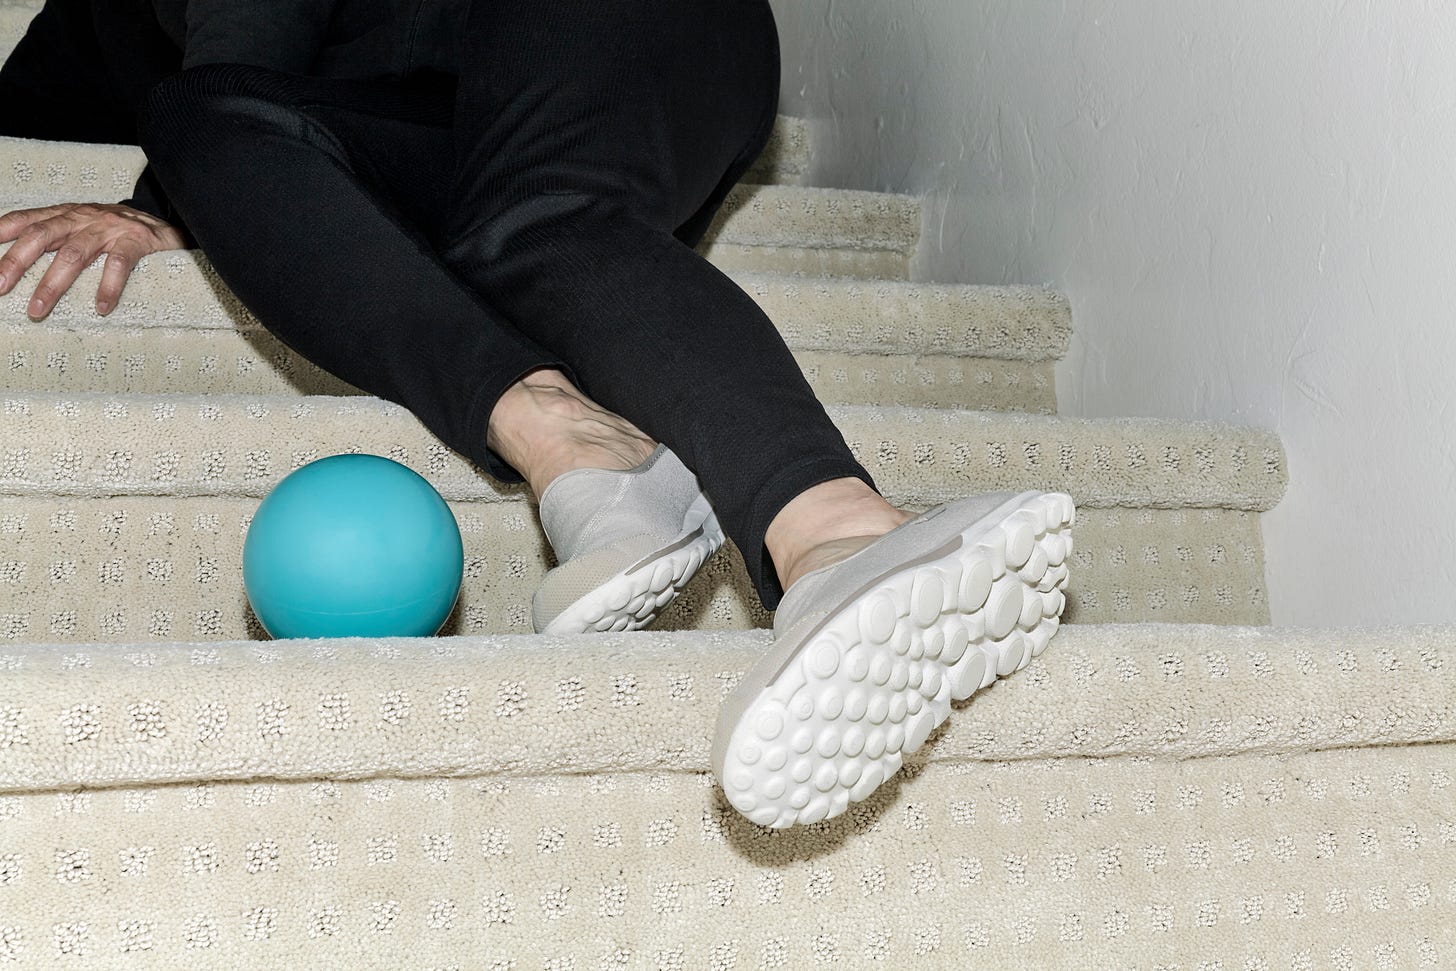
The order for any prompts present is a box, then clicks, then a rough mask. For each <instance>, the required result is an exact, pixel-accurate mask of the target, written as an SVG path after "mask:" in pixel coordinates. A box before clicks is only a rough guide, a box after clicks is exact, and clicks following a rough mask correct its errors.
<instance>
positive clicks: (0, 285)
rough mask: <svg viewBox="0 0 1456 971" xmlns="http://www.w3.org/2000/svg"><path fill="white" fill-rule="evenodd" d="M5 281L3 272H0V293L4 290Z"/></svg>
mask: <svg viewBox="0 0 1456 971" xmlns="http://www.w3.org/2000/svg"><path fill="white" fill-rule="evenodd" d="M5 283H6V280H5V274H3V273H0V293H4V292H5Z"/></svg>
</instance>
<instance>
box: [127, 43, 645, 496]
mask: <svg viewBox="0 0 1456 971" xmlns="http://www.w3.org/2000/svg"><path fill="white" fill-rule="evenodd" d="M452 108H453V81H451V79H448V78H444V77H436V78H432V79H417V80H416V81H414V82H411V83H408V84H401V83H399V82H395V81H389V80H380V81H341V80H333V79H320V78H305V77H300V76H296V75H291V74H285V73H282V72H276V71H270V70H267V69H264V68H256V67H248V66H244V65H231V64H217V65H205V66H201V67H195V68H191V69H189V70H186V71H183V72H181V73H180V74H178V75H175V76H174V77H172V78H169V79H168V80H166V81H164V82H162V83H161V84H159V85H157V86H156V87H155V88H154V89H153V90H152V92H151V95H150V97H149V98H148V100H147V102H146V104H145V106H144V110H143V112H142V117H141V119H140V124H139V135H140V141H141V144H142V147H143V149H144V150H145V151H146V154H147V157H148V160H149V161H150V163H151V165H152V166H153V167H154V168H155V170H156V171H157V174H158V176H159V177H160V179H161V180H162V182H163V184H164V185H165V187H166V189H167V191H168V193H169V195H170V196H171V197H172V199H173V200H174V202H175V204H176V205H177V208H178V210H179V211H180V212H181V213H182V215H183V217H184V218H185V219H186V221H187V223H188V226H189V227H190V228H191V229H192V230H193V232H194V233H195V234H196V237H197V240H198V242H199V244H200V245H201V247H202V248H203V250H204V251H205V252H206V253H207V255H208V258H209V260H210V261H211V262H212V264H213V266H214V267H215V268H216V269H217V271H218V274H219V276H221V277H222V279H223V281H224V282H226V283H227V285H228V286H229V287H230V288H231V289H232V290H233V292H234V293H236V294H237V295H238V297H239V298H240V299H241V300H242V301H243V303H244V304H245V305H246V306H247V307H248V308H249V310H251V311H252V312H253V313H254V314H255V315H256V316H257V317H258V318H259V320H260V321H261V322H262V323H263V324H264V325H265V326H266V327H267V328H268V329H269V330H270V331H272V332H273V333H274V334H276V335H277V336H278V337H279V338H280V339H281V340H283V341H284V342H285V343H286V344H288V345H289V346H290V347H292V348H294V349H295V350H296V351H298V352H299V353H300V354H302V355H303V356H304V357H306V358H307V359H309V360H310V361H312V362H314V363H315V364H317V365H319V366H320V367H322V368H324V369H325V370H327V371H329V372H331V373H332V374H334V375H336V376H338V377H340V378H342V379H343V380H345V381H348V382H350V383H351V384H354V385H355V386H357V387H359V388H361V389H363V390H364V391H367V392H369V393H371V394H375V395H378V396H380V397H382V398H385V399H387V400H389V401H393V402H395V403H398V404H402V405H404V406H406V407H408V408H409V409H410V410H411V411H412V412H413V413H414V414H415V415H416V416H418V417H419V418H420V420H421V421H422V422H423V423H424V424H425V425H426V427H428V428H429V429H430V430H431V431H432V432H433V433H434V434H435V435H437V436H438V437H439V438H440V439H441V440H442V441H443V442H445V443H446V444H447V445H449V446H450V447H452V448H454V449H456V450H457V451H459V452H460V453H461V454H463V455H465V456H466V457H468V458H470V459H472V460H474V461H475V462H477V464H479V465H481V466H482V467H483V468H485V469H487V470H488V471H489V472H491V473H492V474H493V475H495V476H497V477H499V478H502V479H505V480H507V481H519V479H520V478H521V477H520V476H519V475H517V473H516V470H514V469H513V468H512V467H511V466H510V465H509V464H508V463H507V462H505V461H502V460H501V458H500V457H499V456H498V455H496V454H494V453H492V452H491V451H490V450H489V448H488V447H487V438H488V421H489V418H490V413H491V409H492V408H493V407H494V406H495V404H496V402H497V400H499V398H500V397H501V395H502V394H503V393H504V392H505V390H506V389H507V388H509V387H510V386H511V385H513V384H516V383H518V381H519V379H520V378H521V377H522V376H523V375H526V374H528V373H529V372H531V371H533V370H535V369H538V368H543V367H547V368H557V369H561V370H563V371H567V370H569V369H568V368H566V366H565V365H564V363H563V362H561V360H560V359H559V358H558V357H557V356H556V355H553V354H551V353H549V352H548V351H546V350H544V349H542V348H541V347H539V346H538V345H536V344H535V343H533V342H532V341H531V340H529V339H528V338H526V337H524V336H522V335H521V334H520V333H519V332H518V331H516V330H515V329H513V328H512V327H511V326H510V324H509V322H508V321H507V320H506V319H505V318H504V317H502V316H501V314H500V313H499V312H497V311H496V310H495V309H494V308H493V307H492V306H491V305H490V304H489V303H487V302H486V301H485V300H483V299H481V297H480V296H479V295H478V294H477V293H475V292H474V291H473V290H472V289H471V288H470V287H469V286H467V285H466V284H464V283H463V282H462V281H461V280H459V279H458V278H457V277H456V276H454V275H453V274H452V273H451V272H450V271H449V270H448V269H447V268H446V267H445V266H444V264H443V263H442V262H441V261H440V259H439V257H438V255H437V254H436V253H435V252H434V251H433V250H432V249H431V247H430V244H429V242H428V240H427V239H426V238H425V237H424V235H423V233H422V232H421V231H420V230H419V229H418V228H416V224H417V221H418V220H420V219H422V218H427V217H429V216H430V215H432V214H433V213H436V212H438V211H439V210H440V208H441V207H442V205H443V199H444V198H445V196H446V194H447V193H448V192H449V189H450V185H449V182H450V177H451V164H450V160H451V151H452V146H451V133H450V125H451V117H452ZM648 450H649V451H650V443H649V446H648Z"/></svg>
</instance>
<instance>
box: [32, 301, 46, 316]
mask: <svg viewBox="0 0 1456 971" xmlns="http://www.w3.org/2000/svg"><path fill="white" fill-rule="evenodd" d="M44 309H45V301H44V300H42V299H41V298H40V297H36V298H35V299H34V300H32V301H31V302H30V315H31V316H32V317H39V316H40V312H41V311H42V310H44Z"/></svg>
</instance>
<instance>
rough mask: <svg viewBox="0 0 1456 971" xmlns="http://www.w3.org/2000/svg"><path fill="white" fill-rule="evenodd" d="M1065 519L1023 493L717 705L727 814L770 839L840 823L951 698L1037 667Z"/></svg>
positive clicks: (781, 650)
mask: <svg viewBox="0 0 1456 971" xmlns="http://www.w3.org/2000/svg"><path fill="white" fill-rule="evenodd" d="M1075 517H1076V508H1075V506H1074V504H1073V502H1072V498H1071V497H1070V496H1068V495H1065V494H1063V493H1041V492H1026V493H1022V494H1021V495H1019V496H1017V497H1015V498H1014V499H1011V500H1008V501H1007V502H1006V503H1004V504H1002V505H1001V506H999V507H998V508H996V509H995V510H993V511H992V512H990V513H988V514H987V515H985V516H983V517H981V518H980V519H978V520H977V521H976V522H975V523H973V524H972V525H971V526H969V527H968V528H966V529H965V530H964V531H963V532H962V533H961V534H960V535H961V542H960V543H959V544H950V545H955V546H957V548H956V549H954V550H953V551H952V552H949V553H947V554H945V555H943V556H941V557H939V558H936V559H933V560H929V561H928V562H920V563H916V564H914V565H912V566H909V567H904V568H900V569H898V571H897V572H892V573H889V574H886V575H885V576H883V577H881V578H880V579H879V580H877V581H875V582H874V584H873V585H872V586H870V587H869V588H868V589H866V590H865V591H864V592H862V593H861V594H860V595H858V596H856V597H854V598H853V599H852V600H850V601H849V602H847V603H845V604H844V605H843V606H842V607H840V608H838V609H837V610H836V611H835V612H834V613H833V614H832V615H831V616H830V617H829V618H827V619H826V621H825V622H824V623H823V624H822V625H821V626H819V627H818V629H817V632H816V633H814V634H813V635H812V636H809V637H807V638H805V639H804V641H803V642H802V643H800V644H786V645H782V646H780V645H776V646H775V649H774V650H772V651H770V653H769V654H768V655H767V656H765V657H764V658H763V659H762V660H761V661H760V662H759V663H758V664H757V665H755V666H754V668H753V669H752V670H750V671H749V672H748V675H747V676H746V677H745V678H744V681H743V682H742V683H740V684H739V686H738V687H737V688H735V689H734V691H733V693H732V694H730V696H729V697H728V698H727V699H725V701H724V709H723V711H722V713H721V717H720V720H719V741H720V743H722V748H721V750H719V749H718V746H715V752H714V757H713V763H714V764H713V769H714V772H715V773H716V774H717V775H718V780H719V782H720V783H721V784H722V785H723V791H724V794H725V795H726V796H727V797H728V801H729V803H730V804H731V805H732V806H733V807H734V808H735V809H737V810H738V811H739V812H741V813H742V814H744V815H745V816H747V817H748V818H749V819H751V820H752V821H753V822H755V823H758V824H760V825H763V826H769V827H772V828H774V829H784V828H787V827H789V826H793V825H795V824H797V823H815V822H818V821H820V820H823V819H830V818H833V817H835V816H838V815H839V814H841V813H843V812H844V811H845V810H846V809H847V808H848V807H849V805H850V803H852V802H860V801H861V800H864V799H866V798H868V797H869V796H870V794H871V793H873V792H874V791H875V789H877V788H878V787H879V786H880V785H881V784H882V783H883V782H884V781H885V780H886V779H888V778H890V777H891V776H893V775H894V774H895V772H896V771H898V770H899V768H900V766H901V765H902V764H903V757H904V756H905V755H906V754H908V753H910V752H914V751H916V750H917V749H919V748H920V747H921V746H922V745H924V744H925V740H926V739H927V738H928V737H929V735H930V733H931V732H932V731H934V730H935V729H936V728H937V727H938V726H939V725H940V724H941V723H943V722H944V721H945V720H946V719H947V718H948V717H949V716H950V706H951V702H952V701H961V700H964V699H966V698H969V697H970V696H971V695H972V694H973V693H975V692H976V691H977V690H979V689H981V688H984V687H986V686H987V685H989V684H991V683H992V682H994V681H995V680H996V679H997V677H1000V676H1004V675H1008V674H1011V673H1012V672H1014V671H1019V670H1020V669H1021V668H1023V667H1025V666H1026V665H1027V664H1028V663H1029V662H1030V661H1031V659H1032V658H1034V657H1039V656H1040V655H1041V653H1042V651H1044V650H1045V649H1046V646H1047V643H1048V642H1049V641H1050V640H1051V638H1052V635H1053V634H1054V633H1055V632H1056V630H1057V627H1058V626H1059V624H1060V622H1061V613H1062V609H1063V607H1064V606H1065V605H1066V598H1065V596H1064V594H1063V591H1064V590H1065V588H1066V585H1067V573H1068V569H1067V565H1066V558H1067V555H1068V554H1069V553H1070V552H1071V550H1072V537H1071V526H1072V523H1073V522H1074V520H1075ZM775 672H777V677H774V674H775ZM769 679H772V680H769ZM728 725H731V726H732V727H731V729H730V730H729V731H728V732H727V736H726V743H723V742H722V739H723V736H724V729H725V726H728Z"/></svg>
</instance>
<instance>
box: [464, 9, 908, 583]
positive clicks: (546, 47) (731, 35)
mask: <svg viewBox="0 0 1456 971" xmlns="http://www.w3.org/2000/svg"><path fill="white" fill-rule="evenodd" d="M461 63H462V65H463V67H462V73H461V77H460V84H459V88H458V91H457V98H456V122H455V128H456V136H457V139H458V142H457V145H458V147H457V166H458V170H457V182H456V184H455V188H454V190H453V192H452V193H451V202H452V205H453V209H452V218H450V219H448V220H447V221H446V222H445V224H444V225H443V226H442V227H441V231H440V232H439V234H438V236H437V246H438V248H439V250H440V252H441V254H442V256H443V257H444V258H445V260H446V261H447V263H448V264H449V265H450V267H451V268H452V269H453V270H454V271H455V272H456V273H458V274H459V275H460V276H461V278H462V279H465V280H467V281H468V282H470V283H471V284H472V285H473V286H475V287H476V289H477V290H479V292H480V293H482V294H484V295H485V296H486V297H487V298H488V299H489V300H490V301H491V302H492V303H493V304H494V305H496V306H497V307H499V308H500V309H501V310H502V311H503V312H504V313H505V314H506V315H507V316H508V317H509V318H510V319H511V320H512V322H513V323H514V324H515V325H516V326H517V327H518V328H520V329H521V330H522V331H523V332H524V333H526V334H528V335H529V336H530V337H531V338H532V339H533V340H534V341H536V342H537V343H538V344H540V345H541V346H542V347H545V348H548V349H549V350H550V351H552V352H553V353H555V354H558V355H560V357H561V359H562V360H563V361H565V362H567V363H568V364H569V365H570V367H571V369H572V371H573V372H574V374H575V376H576V378H577V379H578V380H579V383H580V387H581V389H582V391H584V392H585V393H586V394H588V395H590V396H591V397H592V398H594V399H595V400H597V401H599V402H601V403H602V405H604V406H605V407H606V408H608V409H610V410H611V411H613V412H615V413H618V414H620V415H623V416H625V417H626V418H627V419H629V420H630V421H631V422H632V423H633V424H635V425H636V426H637V427H640V428H641V429H642V430H643V431H645V432H646V433H647V434H648V435H650V436H651V437H652V438H654V439H656V440H659V441H661V442H663V443H665V444H666V445H667V446H668V447H670V448H671V449H672V450H673V451H674V452H676V453H677V454H678V455H679V456H681V458H682V460H683V462H684V463H685V464H686V465H687V466H688V468H690V469H692V470H693V471H694V472H695V473H696V474H697V476H698V478H699V480H700V481H701V482H702V484H703V490H704V491H705V492H706V493H707V494H708V496H709V498H711V500H712V502H713V506H714V509H715V511H716V512H717V515H718V518H719V520H720V521H721V522H722V524H723V527H724V530H725V532H727V533H728V535H729V536H731V537H732V538H733V539H734V540H735V542H736V543H737V544H738V545H739V547H740V549H741V550H742V551H743V553H744V557H745V560H746V562H747V566H748V569H749V572H750V575H751V578H752V580H753V582H754V584H755V586H756V588H757V589H758V592H759V594H760V597H761V598H762V599H763V601H764V603H765V605H766V606H768V607H770V608H771V607H773V606H774V605H775V604H776V603H777V601H778V599H779V596H780V595H781V590H782V581H783V580H787V579H790V578H791V577H790V576H789V575H788V574H786V573H785V567H786V565H788V564H791V563H793V562H795V561H797V560H799V559H801V558H802V557H803V555H804V553H803V552H802V551H800V550H799V547H800V546H803V547H805V548H806V549H807V548H808V547H811V546H815V545H820V544H822V543H824V542H828V541H832V540H838V539H842V538H843V537H845V536H852V535H874V534H879V533H884V532H886V531H888V530H889V529H890V528H892V527H893V526H895V525H897V524H898V523H899V522H900V521H902V520H903V518H904V516H903V514H901V513H899V512H898V511H897V510H895V509H894V508H893V507H891V506H890V505H889V504H888V503H886V502H885V501H884V500H883V499H881V498H880V497H879V496H878V494H877V493H876V492H875V491H874V490H873V488H872V486H873V483H872V481H871V479H870V477H869V475H868V473H867V472H866V471H865V470H864V469H863V468H862V467H861V466H860V464H859V463H858V462H856V461H855V459H854V457H853V455H852V454H851V453H850V451H849V449H848V447H847V446H846V444H845V442H844V439H843V437H842V435H841V434H840V432H839V431H838V429H837V428H836V427H835V426H834V425H833V423H832V422H831V421H830V420H829V418H828V416H827V414H826V413H825V411H824V408H823V407H822V405H820V403H819V402H818V401H817V400H816V399H815V397H814V394H813V392H812V390H811V389H810V387H809V384H808V382H807V381H806V380H805V378H804V376H803V374H802V372H801V371H800V369H799V367H798V365H797V363H796V362H795V361H794V359H793V356H792V355H791V354H790V352H789V350H788V348H787V347H786V346H785V344H784V342H783V339H782V338H781V336H780V335H779V332H778V330H777V329H776V328H775V327H774V326H773V324H772V322H771V321H770V320H769V319H768V318H767V317H766V316H765V315H764V314H763V312H762V310H761V309H760V308H759V307H758V305H757V304H756V303H755V302H754V301H753V300H752V298H750V297H749V296H748V295H747V294H745V293H744V292H743V291H742V290H741V289H740V288H739V287H738V286H737V285H735V284H734V283H733V282H732V280H730V279H729V278H728V277H727V276H725V275H724V274H723V273H722V272H720V271H719V270H718V269H716V268H715V267H714V266H712V265H711V264H710V263H709V262H708V261H707V260H705V259H703V258H702V257H701V256H699V255H698V254H697V253H695V252H694V251H693V250H692V249H691V248H690V246H689V245H688V244H690V243H692V242H696V236H697V235H701V233H702V232H703V230H705V229H706V227H707V221H708V218H710V217H711V213H712V210H713V209H715V208H716V206H717V203H718V202H720V201H721V198H722V194H723V193H724V192H726V189H727V187H728V186H729V185H731V184H732V182H733V181H735V180H736V178H737V177H738V176H739V175H741V174H742V172H743V171H744V169H746V167H747V165H748V164H749V163H750V162H751V161H752V159H753V157H754V156H755V155H756V154H757V152H758V151H759V150H760V149H761V147H762V145H763V144H764V141H765V140H766V138H767V136H768V133H769V131H770V130H771V127H772V125H773V122H774V118H775V113H776V109H777V90H778V73H779V65H778V51H777V36H776V32H775V28H774V24H773V19H772V14H771V12H770V10H769V7H768V4H767V3H766V2H760V0H551V2H548V3H544V4H543V3H530V2H525V0H497V2H492V3H477V4H474V5H472V8H471V11H470V16H469V19H468V21H467V24H466V29H465V33H464V37H463V44H462V58H461ZM513 404H515V403H514V402H512V401H510V400H509V399H505V400H503V401H502V402H501V404H500V406H499V407H501V408H506V409H509V408H511V407H512V406H513ZM526 410H529V408H528V409H526ZM518 434H519V436H520V438H519V440H514V436H512V435H506V436H503V441H502V442H501V449H502V452H501V454H502V455H512V456H517V457H518V460H519V461H521V462H523V463H524V464H526V465H528V466H529V464H530V461H529V458H523V457H519V452H520V451H521V450H524V449H526V448H527V447H528V446H529V444H530V435H529V422H527V423H525V424H523V425H521V426H519V430H518ZM845 480H848V481H845ZM836 482H837V483H838V484H837V485H834V486H832V487H826V486H825V484H827V483H836ZM815 487H822V488H821V491H820V492H814V491H813V490H814V489H815ZM844 494H848V495H850V496H852V497H853V501H852V502H849V503H841V502H839V501H838V497H839V496H841V495H844ZM800 497H807V498H805V499H804V500H803V501H802V502H800V504H799V507H803V506H805V505H806V504H807V506H808V507H809V508H810V509H811V511H814V512H816V513H818V512H819V511H821V510H820V509H819V507H821V506H825V503H824V502H823V501H821V500H822V499H823V498H825V497H829V498H831V499H832V500H833V501H832V505H833V509H832V510H829V512H830V513H831V514H828V515H822V516H819V515H816V516H815V517H810V518H808V519H804V518H803V517H795V516H794V515H793V513H792V511H791V513H790V516H789V519H790V521H796V520H797V519H803V522H804V523H805V525H804V526H803V527H802V528H797V529H788V530H776V531H775V539H776V540H777V539H783V540H784V542H783V543H779V544H777V545H778V546H779V547H780V548H779V549H775V550H773V553H774V555H773V558H772V561H770V557H769V552H768V550H769V547H766V543H765V537H766V535H768V534H769V533H770V531H771V526H772V524H774V523H775V521H776V519H778V518H779V517H781V515H782V514H783V512H784V510H785V509H786V508H788V507H789V506H790V505H791V503H793V502H794V501H795V500H796V499H799V498H800ZM773 545H775V544H770V547H771V546H773Z"/></svg>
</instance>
